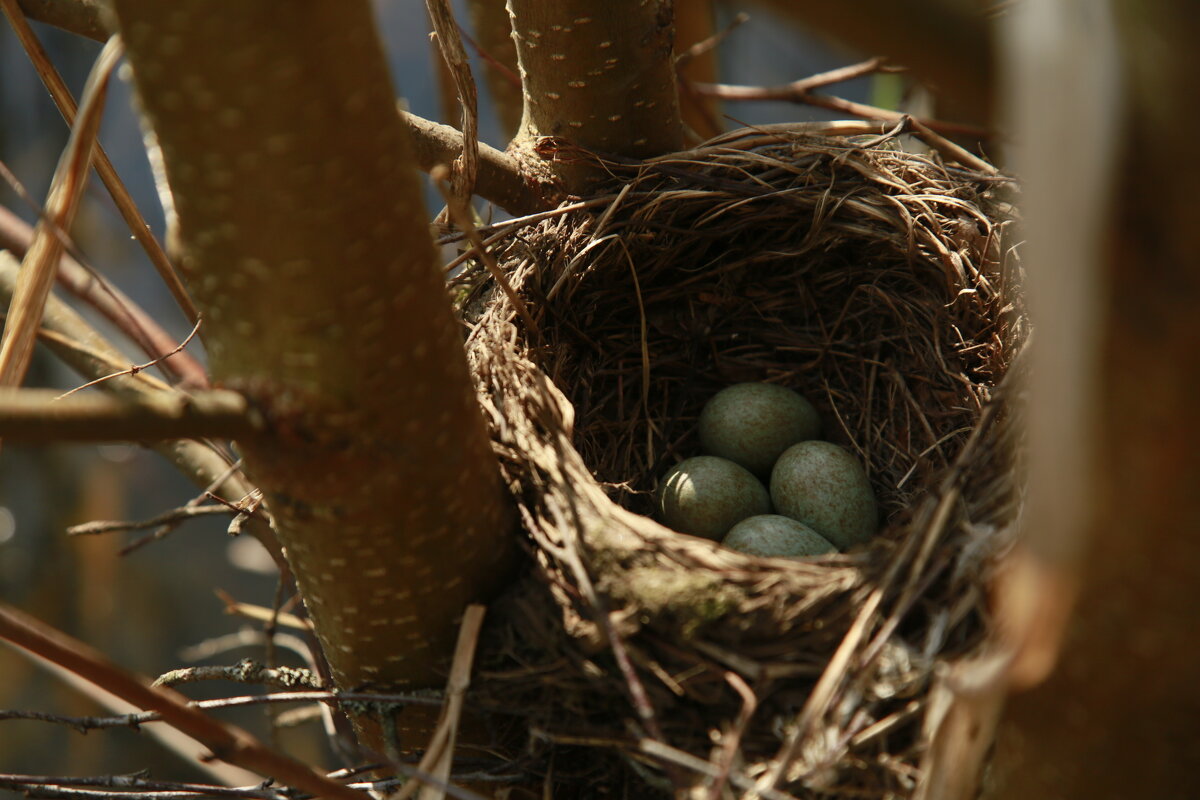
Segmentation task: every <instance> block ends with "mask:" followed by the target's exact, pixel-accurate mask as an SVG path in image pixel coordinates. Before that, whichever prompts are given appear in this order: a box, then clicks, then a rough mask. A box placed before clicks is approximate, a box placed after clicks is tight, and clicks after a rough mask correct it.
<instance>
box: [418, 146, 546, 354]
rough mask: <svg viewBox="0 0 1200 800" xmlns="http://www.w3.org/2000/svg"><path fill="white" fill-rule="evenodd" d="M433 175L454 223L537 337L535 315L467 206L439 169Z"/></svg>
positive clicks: (527, 328)
mask: <svg viewBox="0 0 1200 800" xmlns="http://www.w3.org/2000/svg"><path fill="white" fill-rule="evenodd" d="M432 177H433V179H434V180H435V181H437V187H438V189H439V190H440V191H441V192H442V197H443V198H444V199H445V201H446V209H447V210H448V211H449V212H450V218H451V219H452V220H454V224H455V225H457V226H458V229H459V230H461V231H462V232H463V233H465V234H466V235H467V240H468V241H469V242H470V243H471V246H472V247H473V248H474V251H475V252H476V253H478V254H479V260H480V261H482V262H483V264H484V266H485V267H487V271H488V272H489V273H490V274H491V276H492V279H493V280H495V281H496V283H497V284H498V285H499V286H500V288H501V289H502V290H503V291H504V294H505V296H506V297H507V298H508V302H509V303H511V304H512V307H513V310H514V311H516V312H517V313H518V314H519V315H520V316H521V320H522V321H523V322H524V323H525V327H526V330H528V331H529V334H530V336H532V337H534V338H536V337H537V331H538V327H537V323H536V322H534V321H533V316H532V315H531V314H530V313H529V309H528V308H526V306H525V301H524V300H522V299H521V296H520V295H518V294H517V293H516V291H514V290H513V288H512V285H511V284H510V283H509V282H508V278H506V277H505V276H504V272H503V271H502V270H501V269H500V265H499V263H497V262H496V257H495V256H493V255H492V254H491V252H489V251H488V249H487V247H486V246H485V245H484V243H483V239H482V237H480V235H479V230H478V229H477V228H476V227H475V223H474V222H472V220H471V217H470V215H469V214H468V213H467V209H466V207H465V206H464V205H463V203H462V202H461V200H460V199H459V198H457V197H455V196H453V195H452V193H451V192H452V189H450V188H448V187H447V186H446V185H445V183H444V182H442V181H441V180H440V179H439V178H440V176H439V173H438V171H437V170H435V171H434V172H433V173H432Z"/></svg>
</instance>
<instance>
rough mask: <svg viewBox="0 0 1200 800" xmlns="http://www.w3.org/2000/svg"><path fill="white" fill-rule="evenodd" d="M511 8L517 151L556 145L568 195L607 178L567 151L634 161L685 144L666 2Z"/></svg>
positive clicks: (533, 2) (523, 1)
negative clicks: (520, 93) (518, 97)
mask: <svg viewBox="0 0 1200 800" xmlns="http://www.w3.org/2000/svg"><path fill="white" fill-rule="evenodd" d="M508 9H509V13H510V15H511V16H512V24H513V39H514V41H516V44H517V59H518V62H519V65H520V71H521V81H522V85H523V89H524V112H523V115H522V118H521V127H520V131H519V132H518V134H517V139H516V140H515V142H514V144H516V145H517V147H518V149H519V150H524V151H528V150H530V149H532V148H533V147H534V146H535V145H536V144H537V143H538V142H539V140H541V139H543V138H544V137H553V138H554V139H556V140H559V144H556V145H555V146H554V147H553V148H552V149H553V151H554V152H557V153H562V154H563V155H562V156H559V157H556V158H555V159H554V160H553V161H552V162H551V169H552V170H553V171H554V172H555V173H556V176H557V177H558V179H559V180H561V181H563V183H564V185H565V186H566V187H567V189H568V191H576V190H578V189H580V188H582V187H583V186H585V185H586V182H587V180H588V178H589V177H596V176H598V175H599V174H601V171H600V170H599V169H598V168H596V167H595V165H594V164H592V165H583V166H581V165H580V164H579V163H578V159H577V158H576V157H574V156H572V155H569V154H568V151H569V149H570V147H571V146H574V147H579V148H583V149H585V150H588V151H591V152H593V153H601V154H613V155H618V156H624V157H629V158H645V157H648V156H655V155H661V154H662V153H667V152H671V151H673V150H678V149H679V148H680V147H681V145H682V143H683V128H682V125H681V124H680V116H679V100H678V96H677V93H676V89H675V66H674V62H673V59H672V52H673V43H674V38H675V32H674V25H673V22H672V19H671V4H670V3H669V2H666V0H649V2H641V1H640V0H620V1H619V2H616V1H614V2H597V0H563V1H562V2H554V3H546V2H542V0H509V2H508ZM541 152H542V153H543V154H545V153H546V152H547V150H546V149H545V148H542V149H541Z"/></svg>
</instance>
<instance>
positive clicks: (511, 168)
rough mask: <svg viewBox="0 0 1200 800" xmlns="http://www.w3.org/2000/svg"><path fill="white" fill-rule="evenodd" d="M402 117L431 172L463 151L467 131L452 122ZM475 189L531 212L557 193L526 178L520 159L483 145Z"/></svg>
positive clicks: (507, 208) (552, 201)
mask: <svg viewBox="0 0 1200 800" xmlns="http://www.w3.org/2000/svg"><path fill="white" fill-rule="evenodd" d="M399 113H400V119H401V120H402V121H403V122H404V125H405V127H406V128H408V133H409V137H410V138H411V140H412V143H413V150H414V155H415V156H416V158H417V166H419V167H420V168H421V169H422V170H424V171H425V172H429V171H430V170H432V169H433V168H434V167H436V166H437V165H439V164H450V163H452V162H453V161H454V159H455V158H456V157H457V156H458V155H459V154H460V153H461V152H462V148H463V134H462V132H461V131H459V130H457V129H455V128H452V127H450V126H449V125H439V124H437V123H436V122H430V121H429V120H427V119H422V118H421V117H418V116H416V115H415V114H410V113H408V112H407V111H403V110H402V111H400V112H399ZM475 192H476V194H478V195H479V196H480V197H483V198H485V199H487V200H490V201H492V202H493V203H495V204H496V205H498V206H500V207H501V208H503V209H504V210H505V211H508V212H509V213H511V214H530V213H533V212H537V211H544V210H547V209H550V208H553V207H554V205H555V203H556V200H557V197H556V195H555V194H554V193H553V192H552V191H550V189H549V187H545V191H542V188H541V187H539V185H538V184H537V183H536V182H534V181H532V180H526V179H525V177H524V176H523V175H522V173H521V168H520V166H519V165H518V163H517V161H516V159H514V158H512V157H510V156H509V155H507V154H506V153H502V152H501V151H499V150H497V149H496V148H494V147H489V146H487V145H485V144H482V143H481V144H480V145H479V162H478V174H477V175H476V184H475Z"/></svg>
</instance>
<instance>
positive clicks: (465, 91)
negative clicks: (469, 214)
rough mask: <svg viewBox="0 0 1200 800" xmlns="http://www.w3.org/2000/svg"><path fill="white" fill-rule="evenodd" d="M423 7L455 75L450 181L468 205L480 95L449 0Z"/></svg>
mask: <svg viewBox="0 0 1200 800" xmlns="http://www.w3.org/2000/svg"><path fill="white" fill-rule="evenodd" d="M425 7H426V8H427V9H428V10H429V19H430V20H431V21H432V22H433V30H434V37H435V38H436V39H437V44H438V49H439V50H441V53H442V58H443V59H444V60H445V62H446V66H447V67H448V68H449V70H450V74H451V75H452V76H454V86H455V89H456V90H457V92H458V102H459V103H460V104H461V106H462V132H463V135H462V154H461V155H460V156H459V157H458V158H456V159H454V165H453V168H452V170H451V178H450V185H451V187H452V189H453V190H454V196H455V198H456V199H457V200H458V202H459V203H463V204H467V205H469V204H470V202H471V195H473V194H474V193H475V182H476V178H477V176H478V174H479V97H478V92H477V91H476V89H475V78H474V77H473V76H472V75H471V62H470V61H469V60H468V59H467V51H466V50H464V49H463V45H462V39H461V38H460V37H459V35H458V23H456V22H455V21H454V12H453V10H452V9H451V8H450V2H449V0H425Z"/></svg>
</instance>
